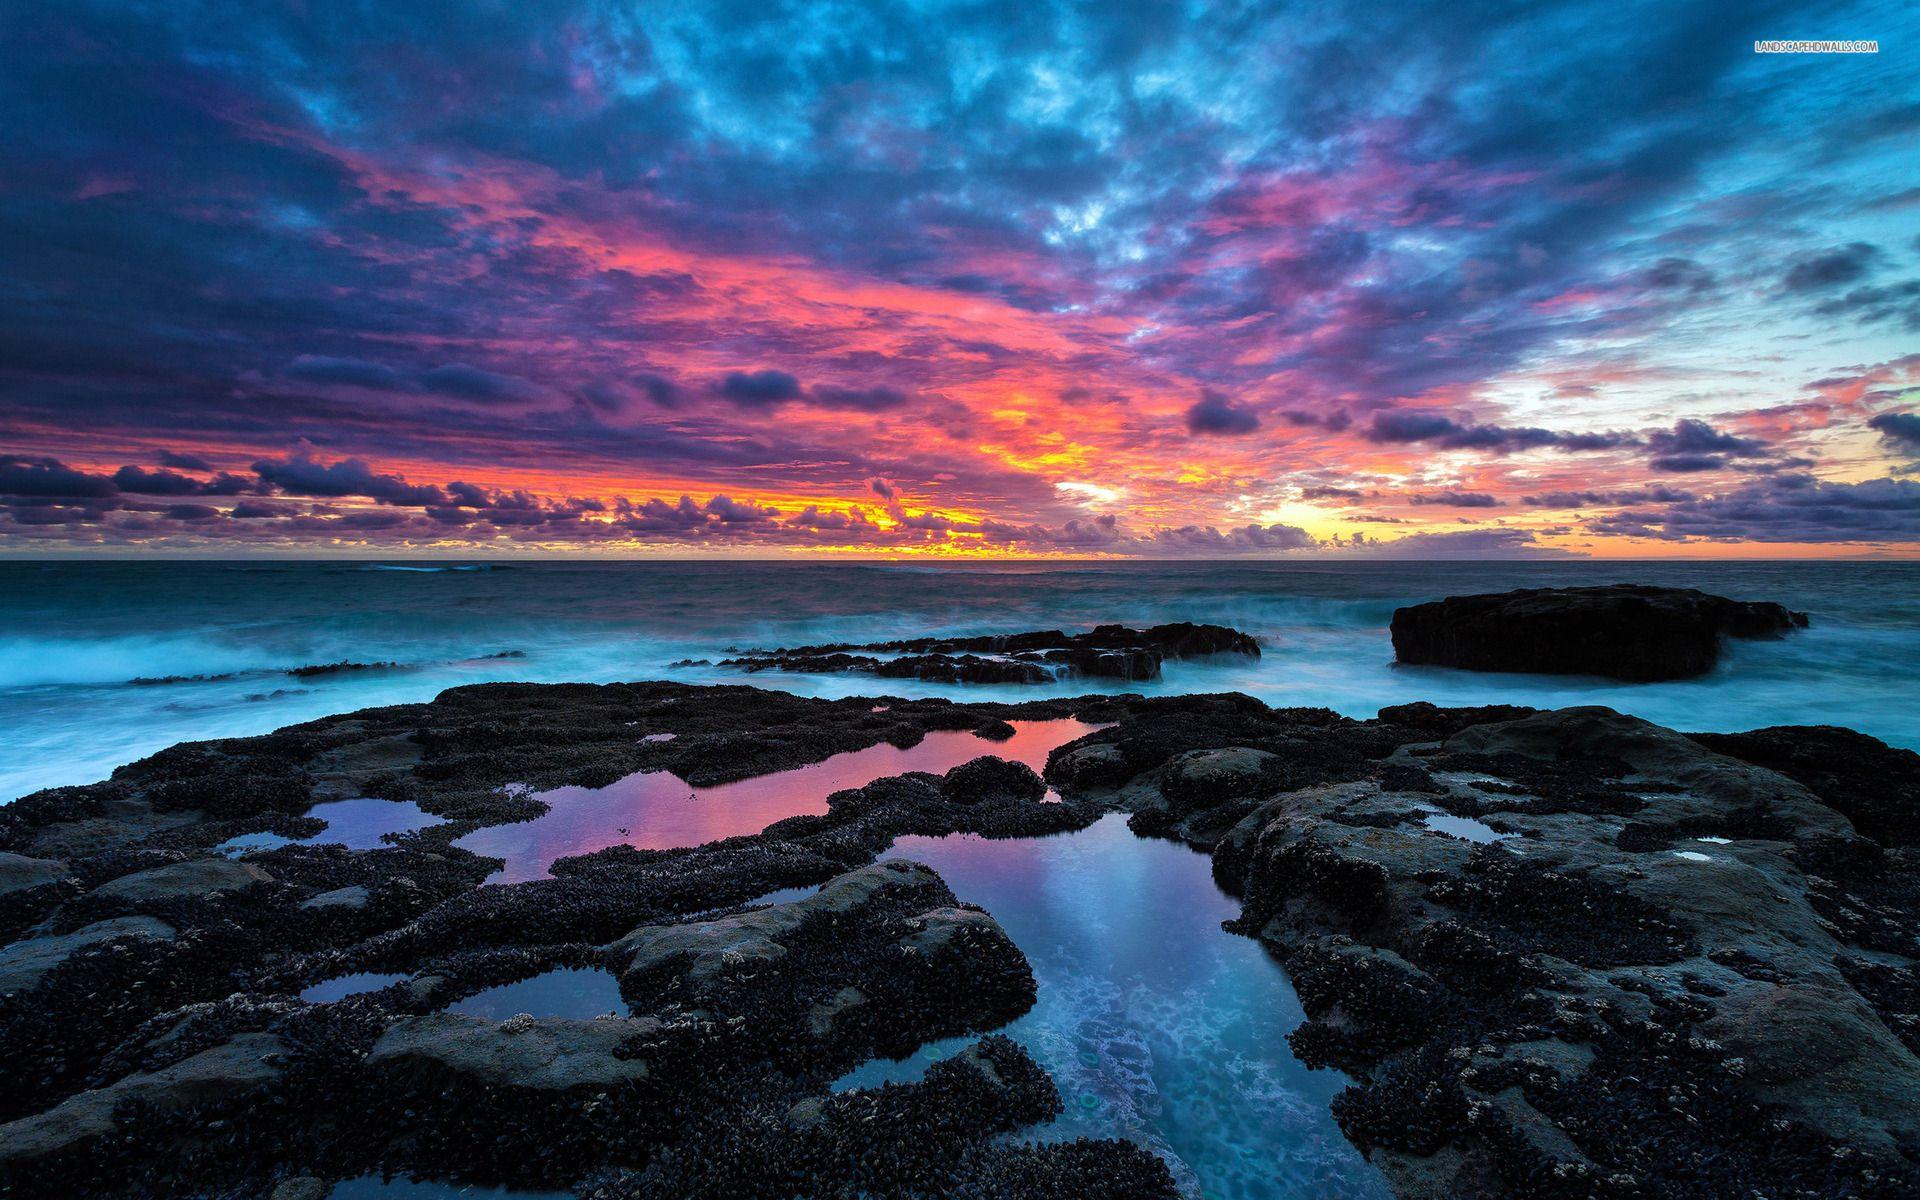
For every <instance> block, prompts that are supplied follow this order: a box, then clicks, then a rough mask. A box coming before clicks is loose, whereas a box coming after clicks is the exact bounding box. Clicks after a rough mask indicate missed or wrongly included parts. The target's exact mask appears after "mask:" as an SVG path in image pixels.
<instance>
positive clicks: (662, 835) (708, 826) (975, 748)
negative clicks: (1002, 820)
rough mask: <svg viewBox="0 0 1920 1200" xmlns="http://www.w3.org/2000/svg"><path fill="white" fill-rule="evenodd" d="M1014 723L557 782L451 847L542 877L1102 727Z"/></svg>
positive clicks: (1033, 763) (506, 877)
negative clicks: (703, 782)
mask: <svg viewBox="0 0 1920 1200" xmlns="http://www.w3.org/2000/svg"><path fill="white" fill-rule="evenodd" d="M1011 724H1012V725H1013V730H1014V733H1013V736H1012V737H1011V738H1008V739H1007V740H1006V741H1004V742H995V741H989V740H988V739H986V738H983V737H979V736H977V735H975V734H973V733H970V732H968V731H966V730H941V731H938V732H934V733H929V734H928V735H927V736H926V737H925V738H924V739H922V740H921V742H920V744H919V745H917V746H914V747H912V748H911V749H908V750H902V749H900V748H899V747H898V746H892V745H888V744H886V743H884V742H883V743H881V744H880V745H878V746H869V747H867V748H866V749H865V750H854V751H850V752H849V753H846V754H836V755H834V756H833V757H832V758H828V759H825V760H823V761H821V762H817V763H814V764H812V765H811V766H805V767H798V768H795V769H794V770H791V771H780V772H776V773H775V774H772V775H760V776H757V777H755V778H753V779H742V780H740V781H739V782H737V783H723V784H720V785H719V786H717V787H708V788H696V787H693V786H691V785H689V784H688V783H687V782H686V780H684V779H681V778H680V777H679V776H678V775H675V774H673V773H672V772H670V771H641V772H639V773H637V774H633V775H629V776H627V777H626V778H625V779H622V780H619V781H617V782H615V783H612V784H609V785H608V786H606V787H603V788H584V787H563V788H554V789H553V790H552V791H548V792H539V793H536V795H535V798H536V799H538V800H541V801H544V802H545V803H546V804H547V805H548V806H549V809H548V811H547V812H546V813H545V814H544V815H542V816H540V817H538V818H536V819H535V820H532V821H521V822H519V823H517V824H513V825H494V826H491V827H489V828H486V829H480V830H476V831H474V832H473V833H470V834H468V835H466V836H465V837H463V838H460V839H459V840H457V841H455V842H454V845H456V846H459V847H461V848H462V849H465V850H471V851H473V852H474V853H475V854H481V855H486V856H488V857H491V858H500V859H505V860H506V864H507V865H506V867H505V869H503V870H500V871H496V872H494V873H493V874H492V875H491V876H489V877H488V879H487V882H488V883H519V882H521V881H523V880H527V879H544V878H546V877H547V868H549V867H550V866H552V865H553V863H554V860H556V859H561V858H568V857H571V856H573V855H576V854H590V853H592V852H593V851H595V850H604V849H606V848H607V847H608V846H620V845H627V846H634V847H637V848H639V849H642V850H667V849H672V848H673V847H676V846H698V845H701V844H702V843H705V842H711V841H714V840H716V839H719V838H728V837H738V836H739V835H741V834H747V833H759V832H760V831H761V830H762V829H765V828H766V827H767V826H769V825H771V824H773V823H774V822H775V821H780V820H784V819H786V818H787V817H797V816H806V815H813V816H817V815H820V814H823V813H825V812H826V811H827V797H828V796H830V795H832V794H833V793H834V792H837V791H841V790H842V789H845V788H855V787H861V786H863V785H865V784H868V783H871V782H873V781H874V780H876V779H883V778H885V777H887V776H889V775H901V774H904V773H906V772H908V771H927V772H929V773H932V774H935V775H938V774H943V773H945V772H947V771H950V770H952V769H953V768H954V767H957V766H959V765H960V764H961V763H963V762H968V761H970V760H972V759H975V758H978V757H980V756H981V755H983V754H991V755H994V756H996V757H999V758H1004V759H1008V760H1010V761H1013V762H1023V763H1026V764H1027V765H1028V766H1030V767H1032V768H1033V769H1034V770H1035V771H1039V770H1041V769H1043V768H1044V767H1045V766H1046V764H1047V755H1048V754H1050V753H1052V752H1053V750H1054V748H1055V747H1057V746H1062V745H1065V744H1066V743H1068V742H1070V741H1072V740H1073V739H1075V738H1077V737H1080V736H1082V735H1083V734H1087V733H1091V732H1092V731H1093V730H1095V729H1098V728H1100V726H1098V725H1089V724H1086V723H1084V722H1081V721H1076V720H1072V719H1067V720H1059V721H1014V722H1011Z"/></svg>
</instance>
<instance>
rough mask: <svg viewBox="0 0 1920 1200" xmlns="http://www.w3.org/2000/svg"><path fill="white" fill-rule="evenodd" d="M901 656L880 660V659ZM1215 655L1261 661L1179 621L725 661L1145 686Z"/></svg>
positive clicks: (782, 652)
mask: <svg viewBox="0 0 1920 1200" xmlns="http://www.w3.org/2000/svg"><path fill="white" fill-rule="evenodd" d="M882 654H885V655H894V656H896V657H891V658H881V657H877V656H878V655H882ZM1209 654H1244V655H1248V656H1251V657H1253V658H1258V657H1260V646H1259V644H1258V643H1256V642H1255V641H1254V640H1253V638H1252V637H1250V636H1248V635H1247V634H1244V633H1241V632H1240V631H1239V630H1237V629H1228V628H1227V627H1226V626H1224V625H1196V624H1193V623H1192V622H1190V621H1178V622H1174V623H1172V624H1167V625H1155V626H1153V627H1152V628H1150V629H1129V628H1127V627H1126V626H1125V625H1100V626H1096V627H1095V628H1094V629H1093V630H1092V631H1091V632H1088V633H1078V634H1067V633H1062V632H1061V631H1060V630H1058V629H1043V630H1037V631H1035V632H1031V633H1010V634H986V635H982V636H978V637H960V638H937V637H926V638H908V639H904V640H900V641H891V642H867V643H861V644H857V645H856V644H849V643H836V644H832V645H824V646H793V647H783V648H781V649H777V650H757V651H750V652H747V653H744V654H740V655H738V656H736V657H734V658H729V659H726V660H724V661H722V662H721V664H720V665H721V666H723V667H736V668H738V669H740V670H743V671H790V672H796V673H800V674H809V675H816V674H833V673H838V672H843V671H859V672H869V673H871V674H874V675H877V676H879V677H881V678H883V679H924V680H928V681H930V682H933V683H1050V682H1052V681H1054V680H1056V679H1063V678H1087V679H1121V680H1127V681H1130V682H1142V681H1146V680H1150V679H1158V678H1159V677H1160V664H1161V662H1162V661H1163V660H1165V659H1169V658H1199V657H1202V656H1204V655H1209Z"/></svg>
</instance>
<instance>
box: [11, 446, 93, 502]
mask: <svg viewBox="0 0 1920 1200" xmlns="http://www.w3.org/2000/svg"><path fill="white" fill-rule="evenodd" d="M119 491H120V488H119V486H118V485H116V484H115V483H114V481H113V480H112V479H110V478H108V477H107V476H105V475H94V474H91V473H89V472H86V471H79V470H75V469H74V468H72V467H69V466H67V465H66V464H65V463H62V462H61V461H59V460H58V459H53V458H19V457H16V456H13V455H0V495H4V496H33V497H48V498H54V499H87V498H103V497H107V496H113V495H117V494H118V493H119Z"/></svg>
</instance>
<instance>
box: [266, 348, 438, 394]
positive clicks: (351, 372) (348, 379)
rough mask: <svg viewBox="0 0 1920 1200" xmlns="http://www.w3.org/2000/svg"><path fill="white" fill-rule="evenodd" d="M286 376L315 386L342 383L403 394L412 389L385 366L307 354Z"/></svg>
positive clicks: (351, 359)
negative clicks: (315, 384) (402, 391)
mask: <svg viewBox="0 0 1920 1200" xmlns="http://www.w3.org/2000/svg"><path fill="white" fill-rule="evenodd" d="M286 373H287V375H288V376H289V377H290V378H293V379H304V380H307V381H309V382H312V383H339V384H347V385H349V386H352V387H363V388H374V389H376V390H379V391H399V390H400V389H402V388H405V387H407V386H408V381H407V380H406V379H405V378H404V377H402V376H401V374H400V372H398V371H396V370H394V369H393V368H392V367H389V366H387V365H386V364H385V363H377V362H368V361H366V360H365V359H359V358H334V357H332V356H330V355H324V354H303V355H301V356H300V357H299V358H296V359H294V360H293V361H292V362H291V363H289V364H287V370H286Z"/></svg>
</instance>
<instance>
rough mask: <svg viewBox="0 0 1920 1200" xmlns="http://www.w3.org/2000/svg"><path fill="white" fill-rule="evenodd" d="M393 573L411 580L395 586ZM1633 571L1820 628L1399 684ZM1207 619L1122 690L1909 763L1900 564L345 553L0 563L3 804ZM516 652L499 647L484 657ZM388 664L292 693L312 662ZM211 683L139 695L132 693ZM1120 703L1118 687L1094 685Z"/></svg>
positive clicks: (1913, 611) (827, 689) (1913, 631)
mask: <svg viewBox="0 0 1920 1200" xmlns="http://www.w3.org/2000/svg"><path fill="white" fill-rule="evenodd" d="M399 565H410V566H412V567H413V568H415V569H408V570H396V569H389V568H390V567H393V566H399ZM1623 580H1627V581H1640V582H1647V583H1658V584H1673V585H1685V586H1691V587H1702V588H1706V589H1707V590H1709V591H1716V592H1720V593H1722V594H1724V595H1729V596H1735V597H1739V598H1743V599H1768V600H1778V601H1780V602H1782V603H1785V604H1788V605H1790V606H1792V607H1794V608H1798V609H1804V610H1807V611H1809V612H1811V613H1812V614H1813V621H1814V624H1813V628H1812V629H1810V630H1808V631H1806V632H1805V633H1804V634H1799V635H1796V636H1794V637H1792V638H1789V639H1787V640H1785V641H1781V642H1763V643H1737V644H1735V645H1734V647H1733V648H1732V651H1731V653H1730V654H1729V655H1728V656H1727V659H1726V661H1725V663H1724V664H1723V665H1722V667H1721V668H1720V669H1719V670H1717V671H1715V672H1714V673H1713V674H1712V675H1709V676H1707V677H1706V678H1703V679H1699V680H1690V681H1684V682H1676V683H1662V684H1650V685H1649V684H1621V683H1609V682H1606V681H1603V680H1595V679H1558V678H1548V677H1541V676H1503V675H1481V674H1475V673H1471V672H1461V671H1447V670H1441V669H1431V668H1415V669H1407V668H1396V667H1395V666H1394V665H1393V651H1392V646H1391V644H1390V642H1389V641H1388V637H1387V623H1388V621H1389V620H1390V619H1391V617H1392V615H1393V610H1394V608H1396V607H1397V606H1399V605H1402V604H1409V603H1414V602H1417V601H1421V600H1429V599H1434V598H1436V597H1439V596H1446V595H1451V594H1456V593H1461V592H1479V591H1496V590H1500V589H1504V588H1511V587H1523V586H1541V585H1551V584H1569V583H1607V582H1618V581H1623ZM1183 619H1184V620H1195V621H1216V622H1221V623H1224V624H1228V625H1233V626H1236V627H1238V628H1241V629H1245V630H1247V631H1248V632H1250V633H1252V634H1254V635H1256V636H1257V637H1260V638H1261V639H1262V640H1263V641H1264V643H1265V645H1266V654H1265V657H1263V658H1261V659H1260V660H1259V661H1257V662H1240V661H1232V660H1226V661H1220V662H1209V663H1176V664H1173V665H1172V666H1171V667H1169V668H1168V670H1167V672H1166V676H1165V678H1163V679H1161V680H1159V681H1156V682H1155V683H1151V684H1145V685H1126V686H1128V687H1130V688H1131V689H1132V690H1146V691H1154V692H1189V691H1223V690H1239V691H1244V692H1247V693H1249V694H1251V695H1254V696H1258V697H1260V698H1261V699H1263V700H1266V701H1268V702H1269V703H1273V704H1301V705H1325V706H1326V707H1329V708H1333V709H1336V710H1338V711H1340V712H1343V713H1346V714H1348V715H1350V716H1358V717H1367V716H1372V715H1373V713H1374V712H1376V711H1377V710H1378V709H1379V708H1380V706H1381V705H1384V704H1398V703H1402V702H1404V701H1408V700H1421V699H1425V700H1432V701H1434V702H1435V703H1440V704H1490V703H1516V704H1533V705H1538V706H1542V707H1558V706H1561V705H1566V704H1575V703H1601V704H1610V705H1612V706H1614V707H1616V708H1619V709H1622V710H1623V711H1627V712H1632V713H1635V714H1637V715H1640V716H1645V717H1648V718H1649V719H1651V720H1655V721H1659V722H1661V723H1662V724H1670V725H1679V726H1681V727H1683V728H1689V729H1718V730H1726V729H1750V728H1754V727H1757V726H1761V725H1772V724H1808V723H1815V724H1840V725H1850V726H1852V727H1854V728H1857V729H1861V730H1863V731H1865V732H1867V733H1871V734H1873V735H1875V736H1876V737H1880V738H1884V739H1886V740H1887V741H1890V742H1893V743H1896V744H1899V745H1906V746H1915V745H1920V689H1916V688H1914V687H1912V686H1911V679H1910V676H1911V673H1912V670H1913V665H1914V664H1915V663H1920V564H1916V563H1898V562H1874V563H1865V562H1855V563H1596V562H1580V561H1569V562H1479V563H1432V562H1429V563H1394V562H1378V563H1316V562H1226V563H1076V564H1065V565H1031V564H972V565H967V566H925V565H918V564H911V565H910V564H891V563H767V562H645V563H594V562H566V561H560V562H540V563H525V564H513V565H511V566H497V567H492V568H490V569H484V570H480V569H475V570H454V569H449V568H448V567H446V566H430V565H422V564H377V563H352V562H319V563H312V562H309V563H300V562H245V563H218V562H211V563H210V562H164V563H163V562H146V563H137V562H136V563H124V562H104V561H103V562H20V561H11V562H0V728H4V729H6V730H7V737H6V738H4V739H0V802H4V801H5V800H8V799H11V798H13V797H15V796H18V795H21V794H23V793H25V792H29V791H33V790H35V789H37V788H42V787H51V786H55V785H58V784H73V783H86V782H91V781H92V780H95V779H99V778H102V777H104V776H105V775H106V774H107V773H108V772H109V771H111V770H112V769H113V768H114V767H116V766H118V765H120V764H121V763H125V762H129V761H131V760H133V759H135V758H138V757H141V756H142V755H146V754H151V753H153V752H154V751H156V750H161V749H164V748H165V747H167V746H170V745H172V744H174V743H175V742H179V741H184V740H188V739H196V738H208V737H232V736H240V735H245V734H252V733H264V732H266V731H268V730H270V729H276V728H278V727H280V726H282V725H287V724H291V723H293V722H295V721H306V720H312V719H314V718H316V717H321V716H326V715H328V714H331V713H337V712H344V711H347V710H349V709H354V708H362V707H366V706H369V705H375V704H399V703H409V702H413V701H421V700H428V699H431V698H432V697H433V696H434V695H436V694H437V693H438V692H440V691H441V690H442V689H444V688H448V687H452V686H455V685H458V684H464V683H481V682H486V681H490V680H502V679H511V680H535V681H565V680H579V681H589V682H595V681H610V680H633V679H662V678H668V679H679V680H684V681H686V682H689V683H712V682H729V683H738V682H741V681H742V677H741V676H739V675H736V674H733V673H730V672H724V671H721V670H719V669H717V668H713V667H692V668H687V667H679V668H676V667H673V666H671V665H670V664H672V663H674V662H676V661H678V660H681V659H689V658H691V659H700V658H707V659H717V658H720V657H724V656H725V654H726V652H727V650H728V648H729V647H732V646H772V645H782V644H785V645H798V644H801V643H807V642H821V641H868V640H874V639H876V638H894V637H910V636H913V635H916V634H921V633H934V632H951V633H985V632H995V631H999V632H1007V631H1013V630H1023V629H1044V628H1054V627H1059V628H1069V629H1084V628H1087V627H1090V626H1092V625H1095V624H1099V623H1101V622H1104V621H1121V622H1126V623H1129V624H1135V625H1143V624H1153V623H1155V622H1160V621H1172V620H1183ZM501 654H510V655H514V656H515V657H506V658H502V657H494V656H497V655H501ZM341 661H350V662H362V663H394V664H397V666H395V667H393V668H388V669H382V670H375V671H351V672H343V673H336V674H328V675H316V676H305V677H302V676H294V675H291V674H288V672H289V671H290V670H291V669H293V668H295V667H300V666H304V665H310V664H320V663H337V662H341ZM169 676H220V678H203V679H199V680H197V681H189V682H178V683H170V684H163V685H149V686H133V685H131V684H130V682H129V681H131V680H134V679H137V678H158V677H169ZM751 682H753V683H754V684H755V685H757V686H760V687H778V688H786V689H789V690H792V691H796V692H802V693H807V694H813V695H825V696H843V695H851V694H872V693H875V692H887V693H891V694H895V695H956V694H960V693H959V691H958V690H957V689H956V688H953V687H948V686H944V685H940V684H928V683H920V682H918V681H913V680H884V681H882V680H875V679H873V678H871V677H867V676H858V675H854V676H837V677H826V678H810V677H807V676H798V675H779V674H777V673H775V672H766V673H763V674H760V675H756V676H752V677H751ZM1102 686H1103V685H1100V684H1098V683H1093V682H1087V681H1074V682H1068V683H1064V684H1060V685H1049V686H1039V687H1019V688H1015V687H1005V688H973V689H968V690H967V691H966V694H968V695H974V696H980V697H983V698H988V699H1011V698H1027V697H1035V696H1047V695H1065V694H1079V693H1082V692H1088V691H1098V690H1101V689H1102ZM1104 686H1106V687H1107V689H1108V690H1113V689H1114V688H1115V687H1116V686H1117V685H1111V684H1108V685H1104Z"/></svg>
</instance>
